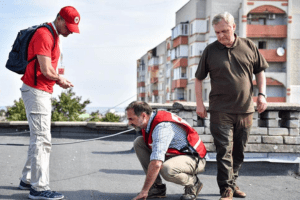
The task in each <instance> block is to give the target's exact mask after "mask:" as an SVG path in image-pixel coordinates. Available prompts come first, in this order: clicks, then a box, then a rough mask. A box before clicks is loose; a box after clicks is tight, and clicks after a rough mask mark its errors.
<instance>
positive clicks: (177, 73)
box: [173, 67, 186, 80]
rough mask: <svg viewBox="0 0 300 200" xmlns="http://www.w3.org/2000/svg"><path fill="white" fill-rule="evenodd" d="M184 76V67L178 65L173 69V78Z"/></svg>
mask: <svg viewBox="0 0 300 200" xmlns="http://www.w3.org/2000/svg"><path fill="white" fill-rule="evenodd" d="M184 78H186V68H185V67H179V68H176V69H174V78H173V80H178V79H184Z"/></svg>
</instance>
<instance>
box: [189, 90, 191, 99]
mask: <svg viewBox="0 0 300 200" xmlns="http://www.w3.org/2000/svg"><path fill="white" fill-rule="evenodd" d="M189 101H192V90H191V89H189Z"/></svg>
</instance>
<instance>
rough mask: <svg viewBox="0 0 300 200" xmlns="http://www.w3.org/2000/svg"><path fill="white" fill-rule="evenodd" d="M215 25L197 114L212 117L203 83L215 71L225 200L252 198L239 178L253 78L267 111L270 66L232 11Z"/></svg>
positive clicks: (214, 109)
mask: <svg viewBox="0 0 300 200" xmlns="http://www.w3.org/2000/svg"><path fill="white" fill-rule="evenodd" d="M212 25H213V28H214V30H215V33H216V36H217V41H215V42H213V43H212V44H210V45H208V46H207V47H206V49H205V50H204V52H203V54H202V57H201V60H200V62H199V65H198V69H197V71H196V74H195V77H196V79H195V92H196V99H197V110H196V112H197V114H198V115H199V116H200V117H201V118H205V117H206V116H207V112H206V109H205V107H204V105H203V100H202V81H203V79H205V78H206V77H207V75H208V73H209V75H210V79H211V92H210V94H209V110H210V129H211V134H212V135H213V137H214V143H215V145H216V150H217V166H218V175H217V182H218V185H219V188H220V194H221V200H226V199H232V198H233V196H235V197H246V194H245V193H244V192H242V191H241V190H240V189H239V187H238V186H237V185H236V179H237V177H238V171H239V169H240V167H241V165H242V163H243V159H244V149H245V147H246V143H247V140H248V137H249V133H250V128H251V126H252V118H253V112H254V111H255V110H254V106H253V100H252V93H253V84H252V77H253V74H255V76H256V81H257V86H258V89H259V95H258V99H257V110H258V112H259V113H261V112H263V111H265V109H266V108H267V101H266V96H265V93H266V78H265V74H264V70H265V69H266V68H268V64H267V62H266V60H265V59H264V57H263V56H262V55H261V54H260V53H259V51H258V49H257V47H256V46H255V44H254V43H253V42H251V40H249V39H245V38H240V37H238V36H237V35H236V34H235V33H234V31H235V28H236V25H235V23H234V18H233V16H232V15H231V14H230V13H228V12H225V13H223V14H218V15H216V16H215V17H214V19H213V21H212Z"/></svg>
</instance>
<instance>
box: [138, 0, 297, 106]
mask: <svg viewBox="0 0 300 200" xmlns="http://www.w3.org/2000/svg"><path fill="white" fill-rule="evenodd" d="M224 11H228V12H230V13H231V14H232V15H233V16H234V18H235V23H236V34H237V35H238V36H240V37H245V38H246V37H247V38H250V39H251V40H252V41H253V42H254V43H255V44H256V45H257V47H258V48H259V51H260V52H261V54H262V55H263V56H264V57H265V58H266V60H267V62H268V63H269V66H270V67H269V68H268V69H267V70H266V78H267V92H266V93H267V96H268V98H267V100H268V102H290V103H300V33H299V32H300V1H299V0H230V1H224V0H190V1H189V2H188V3H187V4H186V5H184V6H183V7H182V8H181V9H179V10H178V11H177V12H176V22H175V27H174V28H173V29H172V30H171V37H169V38H167V39H166V40H165V41H163V42H162V43H161V44H159V45H158V46H156V47H155V48H154V49H152V50H149V51H148V52H147V53H146V54H145V55H144V56H143V57H141V58H140V59H138V62H137V72H138V73H137V90H138V92H137V99H138V100H141V101H146V102H154V103H165V102H174V101H192V102H194V101H196V97H195V90H194V81H195V72H196V69H197V67H198V63H199V61H200V59H201V56H202V52H203V50H204V49H205V47H206V46H207V45H208V44H210V43H212V42H214V41H215V40H216V39H217V38H216V35H215V33H214V29H213V27H212V24H211V21H212V18H213V17H214V15H216V14H218V13H221V12H224ZM253 84H254V94H253V98H254V100H255V101H256V98H257V95H258V89H257V87H256V81H255V78H254V79H253ZM210 90H211V88H210V78H209V77H207V78H206V79H205V80H204V81H203V91H202V93H203V100H204V101H205V102H208V98H209V92H210Z"/></svg>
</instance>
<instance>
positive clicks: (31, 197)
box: [28, 194, 64, 200]
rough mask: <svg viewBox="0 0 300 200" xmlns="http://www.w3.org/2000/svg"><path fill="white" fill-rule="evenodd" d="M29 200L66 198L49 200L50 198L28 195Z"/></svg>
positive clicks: (55, 199) (54, 199)
mask: <svg viewBox="0 0 300 200" xmlns="http://www.w3.org/2000/svg"><path fill="white" fill-rule="evenodd" d="M28 198H29V199H46V200H59V199H63V198H64V196H62V197H58V198H49V197H37V196H32V195H31V194H29V195H28Z"/></svg>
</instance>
